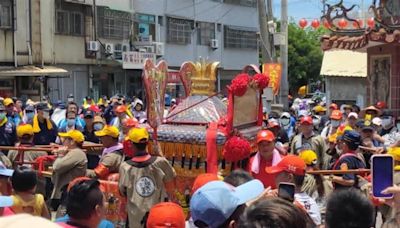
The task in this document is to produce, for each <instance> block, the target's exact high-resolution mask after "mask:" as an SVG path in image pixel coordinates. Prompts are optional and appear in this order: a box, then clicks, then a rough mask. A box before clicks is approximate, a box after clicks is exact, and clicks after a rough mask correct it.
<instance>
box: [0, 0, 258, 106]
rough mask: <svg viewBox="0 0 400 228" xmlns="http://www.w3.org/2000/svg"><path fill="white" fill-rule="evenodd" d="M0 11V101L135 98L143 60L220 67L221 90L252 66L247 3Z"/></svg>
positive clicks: (20, 1) (253, 14) (198, 0)
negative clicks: (1, 98)
mask: <svg viewBox="0 0 400 228" xmlns="http://www.w3.org/2000/svg"><path fill="white" fill-rule="evenodd" d="M0 12H1V13H0V44H1V45H0V96H11V95H13V96H28V97H32V98H34V99H35V100H39V99H40V97H41V96H43V95H48V96H49V97H50V98H51V99H52V100H53V101H55V100H65V99H66V97H67V95H68V94H70V93H72V94H74V96H75V98H76V100H77V101H81V100H82V99H83V98H84V97H85V96H86V95H92V96H93V97H94V98H95V99H97V98H98V97H100V96H101V95H108V96H110V95H113V94H116V93H122V94H127V95H130V96H133V95H141V96H143V86H142V83H141V71H142V70H141V69H142V64H141V63H142V62H143V60H144V59H145V58H152V59H153V60H154V61H156V59H157V60H160V59H165V60H167V62H168V65H169V67H170V68H171V69H174V70H177V69H179V67H180V65H181V64H182V63H183V62H184V61H188V60H191V61H195V60H199V58H200V57H202V58H205V59H208V60H209V61H220V62H221V65H220V70H219V76H220V81H219V84H218V88H224V87H225V85H226V84H228V83H229V81H230V79H231V78H232V77H233V76H234V75H235V74H236V73H238V72H239V71H240V70H241V69H242V67H243V66H244V65H246V64H257V63H258V51H257V46H258V45H257V31H258V29H257V28H258V19H257V18H258V17H257V9H256V1H255V0H194V1H185V0H157V1H156V0H118V1H113V0H42V1H40V0H0ZM123 53H125V54H134V55H132V56H133V58H130V59H129V60H131V62H129V61H128V62H126V61H124V59H123V56H124V54H123ZM124 68H125V69H124Z"/></svg>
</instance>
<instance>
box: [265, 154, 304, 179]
mask: <svg viewBox="0 0 400 228" xmlns="http://www.w3.org/2000/svg"><path fill="white" fill-rule="evenodd" d="M283 171H285V172H288V173H292V174H294V175H298V176H302V175H305V173H306V163H305V162H304V160H303V159H301V158H300V157H299V156H296V155H288V156H286V157H284V158H283V159H282V160H281V161H280V162H279V163H278V164H277V165H276V166H269V167H267V168H265V172H267V173H269V174H275V173H280V172H283Z"/></svg>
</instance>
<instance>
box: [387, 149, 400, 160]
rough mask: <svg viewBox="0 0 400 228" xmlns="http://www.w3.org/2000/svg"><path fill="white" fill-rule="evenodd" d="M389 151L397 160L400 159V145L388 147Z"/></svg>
mask: <svg viewBox="0 0 400 228" xmlns="http://www.w3.org/2000/svg"><path fill="white" fill-rule="evenodd" d="M387 153H388V154H390V155H392V156H393V159H394V160H395V161H400V147H388V148H387Z"/></svg>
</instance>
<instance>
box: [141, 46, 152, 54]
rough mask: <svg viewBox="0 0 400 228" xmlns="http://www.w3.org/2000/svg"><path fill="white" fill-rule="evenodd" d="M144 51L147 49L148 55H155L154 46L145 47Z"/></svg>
mask: <svg viewBox="0 0 400 228" xmlns="http://www.w3.org/2000/svg"><path fill="white" fill-rule="evenodd" d="M143 48H144V49H146V52H147V53H154V47H153V46H144V47H143Z"/></svg>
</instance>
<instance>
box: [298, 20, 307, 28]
mask: <svg viewBox="0 0 400 228" xmlns="http://www.w3.org/2000/svg"><path fill="white" fill-rule="evenodd" d="M307 24H308V22H307V20H306V19H304V18H303V19H301V20H300V21H299V26H300V27H301V28H302V29H303V28H305V27H306V26H307Z"/></svg>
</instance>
